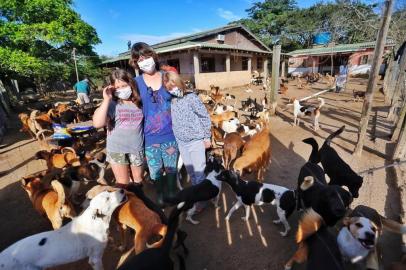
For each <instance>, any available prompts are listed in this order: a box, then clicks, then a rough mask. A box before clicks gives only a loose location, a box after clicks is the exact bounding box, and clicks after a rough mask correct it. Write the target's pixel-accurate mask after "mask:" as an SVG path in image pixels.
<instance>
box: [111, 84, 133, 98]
mask: <svg viewBox="0 0 406 270" xmlns="http://www.w3.org/2000/svg"><path fill="white" fill-rule="evenodd" d="M131 93H132V90H131V87H130V86H126V87H123V88H118V89H116V91H115V92H114V95H115V96H116V97H118V98H119V99H124V100H125V99H129V98H130V96H131Z"/></svg>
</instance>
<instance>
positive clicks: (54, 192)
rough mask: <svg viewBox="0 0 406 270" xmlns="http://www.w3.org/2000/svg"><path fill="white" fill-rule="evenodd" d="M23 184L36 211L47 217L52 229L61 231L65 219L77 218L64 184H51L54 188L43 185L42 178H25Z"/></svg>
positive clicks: (54, 181) (53, 182)
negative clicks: (67, 197)
mask: <svg viewBox="0 0 406 270" xmlns="http://www.w3.org/2000/svg"><path fill="white" fill-rule="evenodd" d="M21 184H22V187H23V188H24V190H25V191H26V192H27V193H28V196H29V198H30V200H31V202H32V205H33V206H34V208H35V210H37V211H38V212H39V213H40V214H41V215H45V216H47V218H48V219H49V221H50V222H51V224H52V228H54V229H59V228H60V227H61V226H62V221H63V218H64V217H67V218H73V217H75V216H76V212H75V210H74V208H73V205H72V204H71V203H70V202H69V201H68V200H67V199H66V198H65V191H64V189H63V186H62V184H61V183H59V182H58V181H57V180H53V181H52V182H51V187H52V188H51V187H47V186H46V185H45V184H44V183H42V182H41V178H40V176H33V177H29V178H23V179H22V180H21Z"/></svg>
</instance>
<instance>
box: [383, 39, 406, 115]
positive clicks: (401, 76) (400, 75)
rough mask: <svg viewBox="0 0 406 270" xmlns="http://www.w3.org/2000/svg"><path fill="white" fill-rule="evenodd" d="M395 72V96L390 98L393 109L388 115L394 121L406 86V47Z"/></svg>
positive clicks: (393, 91) (391, 108)
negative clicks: (405, 85)
mask: <svg viewBox="0 0 406 270" xmlns="http://www.w3.org/2000/svg"><path fill="white" fill-rule="evenodd" d="M395 65H396V66H395V68H394V70H396V71H397V74H396V81H395V82H394V83H393V89H394V90H392V93H393V95H392V96H391V97H390V99H391V107H390V109H389V113H388V117H387V118H388V119H389V120H391V121H393V120H394V119H395V114H396V110H397V107H398V105H399V97H400V96H401V92H402V89H403V87H404V84H405V69H406V46H405V48H404V49H403V52H402V56H401V57H400V61H399V64H397V63H395Z"/></svg>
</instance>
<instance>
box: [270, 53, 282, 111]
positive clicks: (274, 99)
mask: <svg viewBox="0 0 406 270" xmlns="http://www.w3.org/2000/svg"><path fill="white" fill-rule="evenodd" d="M280 59H281V45H275V46H273V53H272V78H271V93H270V95H271V96H270V99H269V100H270V105H271V107H270V113H271V115H275V112H276V106H277V105H278V91H279V67H280Z"/></svg>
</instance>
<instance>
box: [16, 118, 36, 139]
mask: <svg viewBox="0 0 406 270" xmlns="http://www.w3.org/2000/svg"><path fill="white" fill-rule="evenodd" d="M18 118H20V121H21V124H22V128H21V129H20V131H21V132H26V133H28V135H30V136H31V137H32V138H35V134H36V128H35V123H34V122H33V121H32V120H31V118H30V117H29V116H28V114H26V113H20V114H19V115H18Z"/></svg>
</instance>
